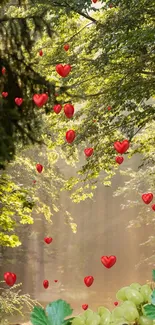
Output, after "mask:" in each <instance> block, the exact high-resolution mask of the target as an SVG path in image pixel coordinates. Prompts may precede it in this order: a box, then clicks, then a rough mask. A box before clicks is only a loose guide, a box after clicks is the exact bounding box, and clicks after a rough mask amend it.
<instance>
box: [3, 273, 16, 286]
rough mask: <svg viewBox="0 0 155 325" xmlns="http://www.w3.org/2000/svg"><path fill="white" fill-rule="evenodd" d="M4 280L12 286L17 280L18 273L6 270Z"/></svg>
mask: <svg viewBox="0 0 155 325" xmlns="http://www.w3.org/2000/svg"><path fill="white" fill-rule="evenodd" d="M4 280H5V282H6V284H7V285H8V286H10V287H12V286H13V285H14V284H15V282H16V274H15V273H12V272H6V273H4Z"/></svg>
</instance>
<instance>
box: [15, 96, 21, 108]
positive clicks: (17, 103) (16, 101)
mask: <svg viewBox="0 0 155 325" xmlns="http://www.w3.org/2000/svg"><path fill="white" fill-rule="evenodd" d="M15 103H16V105H17V106H21V105H22V103H23V98H19V97H16V98H15Z"/></svg>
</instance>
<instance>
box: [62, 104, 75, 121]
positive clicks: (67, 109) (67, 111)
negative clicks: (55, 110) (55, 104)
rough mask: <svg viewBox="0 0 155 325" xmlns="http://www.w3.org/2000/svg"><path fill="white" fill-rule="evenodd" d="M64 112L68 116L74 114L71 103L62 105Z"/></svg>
mask: <svg viewBox="0 0 155 325" xmlns="http://www.w3.org/2000/svg"><path fill="white" fill-rule="evenodd" d="M64 113H65V115H66V116H67V117H68V118H71V117H72V116H73V114H74V106H73V105H71V104H66V105H64Z"/></svg>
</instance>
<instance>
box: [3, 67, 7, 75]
mask: <svg viewBox="0 0 155 325" xmlns="http://www.w3.org/2000/svg"><path fill="white" fill-rule="evenodd" d="M5 72H6V69H5V68H4V67H3V68H2V74H3V75H4V74H5Z"/></svg>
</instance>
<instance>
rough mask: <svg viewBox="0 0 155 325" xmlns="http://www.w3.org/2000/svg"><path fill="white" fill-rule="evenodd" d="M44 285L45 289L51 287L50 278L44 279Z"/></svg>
mask: <svg viewBox="0 0 155 325" xmlns="http://www.w3.org/2000/svg"><path fill="white" fill-rule="evenodd" d="M43 286H44V288H45V289H47V288H48V287H49V281H48V280H44V281H43Z"/></svg>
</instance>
